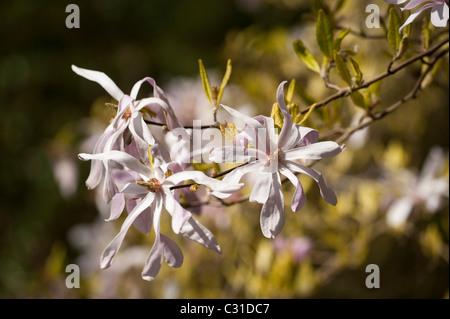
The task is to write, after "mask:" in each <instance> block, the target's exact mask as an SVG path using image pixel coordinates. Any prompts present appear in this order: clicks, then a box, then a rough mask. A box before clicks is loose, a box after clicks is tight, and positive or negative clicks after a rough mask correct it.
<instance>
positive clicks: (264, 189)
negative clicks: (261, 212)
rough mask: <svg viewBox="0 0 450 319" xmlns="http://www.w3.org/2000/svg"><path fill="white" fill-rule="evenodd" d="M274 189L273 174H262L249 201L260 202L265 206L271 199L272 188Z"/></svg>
mask: <svg viewBox="0 0 450 319" xmlns="http://www.w3.org/2000/svg"><path fill="white" fill-rule="evenodd" d="M271 187H272V174H270V173H262V174H261V175H259V177H258V179H257V180H256V183H255V185H254V186H253V189H252V192H251V193H250V198H249V200H250V201H251V202H258V203H260V204H264V203H265V202H266V201H267V198H268V197H269V193H270V188H271Z"/></svg>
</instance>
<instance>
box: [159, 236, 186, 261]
mask: <svg viewBox="0 0 450 319" xmlns="http://www.w3.org/2000/svg"><path fill="white" fill-rule="evenodd" d="M160 236H161V244H162V245H163V247H164V258H165V259H166V263H167V264H168V265H169V266H170V267H173V268H180V267H181V265H183V252H182V251H181V249H180V247H178V245H177V244H176V243H175V242H174V241H173V240H172V239H170V238H169V237H167V236H165V235H163V234H161V235H160Z"/></svg>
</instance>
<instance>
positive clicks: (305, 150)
mask: <svg viewBox="0 0 450 319" xmlns="http://www.w3.org/2000/svg"><path fill="white" fill-rule="evenodd" d="M342 150H343V147H341V146H339V144H337V143H336V142H332V141H326V142H318V143H314V144H309V145H305V146H302V147H298V148H294V149H292V150H288V151H286V152H285V155H284V158H285V159H286V160H296V159H312V160H318V159H322V158H329V157H333V156H336V155H338V154H339V153H341V152H342Z"/></svg>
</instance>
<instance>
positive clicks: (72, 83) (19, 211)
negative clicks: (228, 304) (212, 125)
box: [0, 0, 449, 298]
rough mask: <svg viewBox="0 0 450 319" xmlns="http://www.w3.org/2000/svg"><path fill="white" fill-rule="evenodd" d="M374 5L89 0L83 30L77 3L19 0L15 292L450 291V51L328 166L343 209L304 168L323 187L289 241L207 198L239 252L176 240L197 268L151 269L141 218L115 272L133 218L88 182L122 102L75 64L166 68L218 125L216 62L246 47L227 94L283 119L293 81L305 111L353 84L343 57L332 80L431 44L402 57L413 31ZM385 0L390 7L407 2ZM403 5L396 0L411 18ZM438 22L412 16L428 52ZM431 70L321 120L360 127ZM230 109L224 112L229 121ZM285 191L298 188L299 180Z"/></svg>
mask: <svg viewBox="0 0 450 319" xmlns="http://www.w3.org/2000/svg"><path fill="white" fill-rule="evenodd" d="M366 2H367V1H354V0H347V1H325V0H323V1H320V0H317V1H302V0H296V1H273V0H236V1H207V0H194V1H192V0H189V1H186V0H184V1H142V2H134V1H120V0H115V1H95V2H94V1H92V2H88V1H86V2H81V3H79V7H80V12H81V28H80V29H67V28H66V27H65V25H64V21H65V18H66V16H67V13H66V12H65V5H66V4H65V3H62V2H56V1H39V2H37V1H19V2H18V1H2V2H1V4H0V21H1V22H0V25H1V28H0V39H1V44H0V105H1V109H2V111H3V116H2V117H0V147H1V157H0V158H1V165H0V169H1V175H0V176H1V179H0V182H1V195H0V196H1V197H0V297H12V298H35V297H43V298H55V297H56V298H61V297H62V298H109V297H114V298H228V297H232V298H236V297H238V298H241V297H243V298H305V297H313V298H318V297H319V298H320V297H325V298H361V297H368V298H371V297H383V298H398V297H402V298H410V297H424V298H429V297H433V298H441V297H444V296H447V297H448V262H449V238H448V237H449V210H448V173H449V165H448V145H449V139H448V136H449V122H448V118H449V111H448V102H449V101H448V97H449V95H448V56H447V57H446V58H445V59H444V60H443V61H442V62H441V65H440V66H439V70H437V72H435V77H434V78H433V79H432V81H431V78H430V79H429V80H430V81H428V82H425V84H427V87H426V89H425V90H423V91H422V92H421V94H420V95H419V96H418V98H417V99H413V100H410V101H408V102H407V103H406V104H405V105H403V106H402V107H401V108H399V109H398V110H396V112H393V113H391V114H389V116H386V117H385V118H383V119H382V120H379V121H377V122H376V123H374V124H373V125H371V126H370V127H369V128H367V129H364V130H362V131H358V132H357V133H355V134H354V135H352V136H351V137H350V139H349V140H347V141H346V144H347V149H346V151H345V152H344V153H342V154H341V155H340V156H339V157H337V158H335V159H330V160H323V161H321V162H319V163H317V164H316V167H317V169H318V170H319V171H321V172H323V173H324V175H326V177H327V179H328V182H329V183H330V185H332V186H333V189H334V190H335V192H336V194H337V197H338V205H337V206H336V207H332V206H330V205H328V204H326V203H325V202H324V201H323V200H322V199H321V198H320V194H319V192H318V188H317V186H316V184H315V183H314V182H313V181H312V180H310V179H308V178H307V177H304V176H301V177H300V179H301V182H302V184H303V187H304V190H305V194H306V196H307V197H308V201H307V203H306V205H305V206H304V207H303V208H302V209H301V210H300V211H299V212H298V213H292V212H291V211H290V208H289V202H286V215H287V216H286V221H287V223H286V225H285V227H284V229H283V231H282V233H281V234H280V235H279V236H278V237H277V238H276V239H275V240H269V239H266V238H264V236H263V235H262V233H261V231H260V226H259V213H260V209H261V207H260V205H259V204H255V203H249V202H245V203H242V204H236V205H232V206H229V207H215V206H214V207H213V206H207V207H204V208H203V209H202V214H201V216H199V217H198V219H199V220H201V222H202V223H203V224H205V225H206V226H207V227H208V228H209V229H210V230H211V231H212V232H213V233H214V234H215V236H216V239H217V240H218V242H219V244H220V246H221V248H222V255H217V254H215V253H213V252H211V251H209V250H207V249H205V248H203V247H201V246H200V245H197V244H195V243H191V242H187V241H183V240H181V239H179V238H173V239H174V240H175V241H177V243H178V244H179V245H180V246H181V247H182V249H183V253H184V255H185V259H184V264H183V266H182V267H181V268H180V269H172V268H169V267H162V269H161V272H160V274H159V275H158V277H157V278H156V279H155V280H154V281H152V282H146V281H143V280H142V279H141V277H140V272H141V269H142V266H143V264H144V263H145V259H146V256H147V254H148V252H149V250H150V247H151V243H152V241H153V237H152V235H149V236H144V235H141V234H140V233H139V232H137V231H130V232H129V234H128V235H127V238H126V241H125V244H124V247H122V249H121V251H120V252H119V254H118V255H117V257H116V259H115V262H114V264H113V265H112V266H111V268H110V269H108V270H100V268H99V257H100V254H101V252H102V250H103V249H104V248H105V247H106V245H107V244H108V242H109V241H110V240H111V239H112V238H113V237H114V236H115V234H116V232H117V230H118V228H119V227H120V224H121V223H120V221H123V218H122V219H121V220H119V221H115V222H105V221H104V220H103V219H104V218H105V217H106V213H105V210H107V208H106V207H103V206H102V205H101V204H100V200H99V199H98V198H97V197H96V195H95V192H87V190H86V189H85V186H84V180H85V179H86V177H87V174H88V165H87V164H86V163H80V162H79V161H78V159H77V153H79V152H80V151H84V152H91V151H92V148H93V143H94V142H95V136H94V137H92V136H93V135H94V134H98V133H100V132H101V131H102V130H103V129H104V127H106V125H107V124H108V121H109V119H110V117H111V116H112V115H113V111H112V110H108V109H107V108H105V106H104V104H105V102H110V99H109V98H108V97H106V96H105V95H104V93H103V90H101V89H99V87H98V86H97V85H96V84H93V83H92V82H89V81H84V80H80V78H78V77H77V76H76V75H75V74H73V73H72V71H71V70H70V65H71V64H77V65H79V66H82V67H86V68H91V69H95V70H102V71H105V72H106V73H107V74H108V75H110V76H111V78H112V79H114V81H115V82H116V83H117V84H118V86H119V87H121V88H123V89H124V91H128V90H129V88H131V86H132V84H134V83H135V82H136V81H137V80H139V79H141V78H143V77H144V76H152V77H153V78H155V79H156V81H157V82H158V84H159V85H160V86H161V87H162V88H163V89H164V90H165V91H166V92H167V93H168V95H169V99H170V101H171V102H172V104H173V108H174V109H175V111H176V113H177V115H179V117H180V119H181V120H182V123H186V124H187V125H189V123H190V122H191V121H192V120H193V119H199V118H201V119H202V120H204V121H208V120H209V121H212V108H211V106H210V104H209V102H208V101H207V99H206V97H205V96H204V93H203V90H202V81H201V78H200V76H199V74H198V59H199V58H201V59H202V60H203V62H204V64H205V66H206V68H207V69H208V74H209V75H210V81H211V84H213V85H214V84H216V85H220V83H221V80H222V75H223V72H224V70H225V65H226V61H227V59H228V58H230V59H231V60H232V62H233V73H232V75H231V78H230V79H229V81H228V86H227V88H226V90H225V92H224V95H223V98H222V103H224V104H227V105H231V106H233V107H236V108H240V109H241V110H245V112H246V113H247V114H249V115H252V116H254V115H257V114H263V115H266V116H270V115H271V111H272V106H273V104H274V102H275V91H276V88H277V86H278V84H279V83H280V82H281V81H282V80H286V79H288V80H290V79H295V83H296V85H295V89H294V94H293V98H292V100H293V103H296V104H297V105H298V109H300V110H301V109H303V108H305V107H307V106H310V105H312V104H313V103H314V102H317V101H320V100H322V99H324V98H325V97H327V96H329V95H331V94H333V93H334V92H335V91H334V90H333V88H327V87H326V86H325V84H324V80H323V76H321V74H319V73H320V72H317V71H320V70H317V68H318V67H319V66H322V65H324V64H326V63H327V61H331V60H334V61H335V63H336V68H331V73H330V74H329V75H328V76H329V78H328V80H330V82H331V83H336V84H337V85H338V86H341V87H343V86H347V85H351V86H353V87H355V86H357V85H360V84H361V83H362V82H361V81H362V80H368V79H371V78H373V77H374V76H376V75H378V74H380V73H382V72H384V71H385V70H386V68H387V66H388V65H389V63H390V62H391V61H392V58H393V57H394V56H398V58H399V59H402V58H407V57H408V56H412V55H413V54H414V53H416V52H414V51H413V50H411V51H408V52H406V53H405V52H403V53H404V54H406V56H404V57H400V56H399V54H398V50H399V49H400V46H401V43H400V42H401V39H398V40H397V38H395V41H394V38H393V35H392V34H391V38H390V40H389V41H388V39H386V38H385V37H381V38H380V37H379V35H384V34H385V31H384V29H383V28H380V29H367V28H366V26H365V24H364V23H365V18H366V16H367V13H366V12H365V5H366V4H367V3H366ZM374 2H375V1H374ZM376 3H377V4H378V5H379V7H380V9H381V14H382V15H383V16H384V17H385V18H386V20H389V19H388V17H389V15H391V16H392V17H393V16H394V14H393V13H391V14H389V9H390V6H388V5H387V4H386V3H383V2H382V1H377V2H376ZM397 9H398V8H397ZM397 9H394V8H393V9H391V10H395V12H396V13H397V14H398V15H399V17H400V18H401V19H403V20H402V21H404V18H405V17H404V16H402V12H401V11H400V10H397ZM331 12H332V13H333V15H331ZM391 12H392V11H391ZM329 19H332V20H330V21H328V20H329ZM391 19H397V18H391ZM330 23H333V24H334V31H332V32H334V34H333V35H334V38H333V37H330V36H329V34H328V33H329V32H330V29H329V28H330V26H329V24H330ZM386 23H388V22H387V21H386ZM392 24H393V25H394V24H395V23H394V22H392ZM396 24H398V22H397V23H396ZM423 25H424V26H422V25H421V23H419V22H418V21H416V22H415V23H414V24H413V25H412V28H411V39H414V40H413V41H412V42H411V44H410V45H411V46H412V47H416V50H419V49H420V47H421V43H420V41H421V40H420V39H421V34H422V40H423V39H424V38H426V39H428V38H432V37H433V36H436V35H439V33H442V32H446V33H447V34H448V28H445V30H444V31H443V30H441V29H435V28H431V27H429V23H428V24H423ZM348 28H349V29H351V30H352V31H353V32H348V31H345V30H347V29H348ZM317 29H323V33H320V34H319V36H317ZM387 29H388V27H387ZM388 31H389V30H388ZM406 32H409V31H406ZM391 33H392V32H391ZM327 34H328V35H327ZM322 35H325V36H322ZM363 35H366V37H364V36H363ZM367 35H369V36H367ZM330 41H331V42H330ZM333 41H334V42H333ZM424 41H425V42H426V41H428V40H424ZM293 44H294V45H293ZM403 53H402V54H403ZM305 61H306V63H305ZM420 71H421V65H420V63H419V64H414V65H412V66H411V67H409V68H406V69H405V70H403V71H401V72H399V73H398V74H395V75H394V76H391V77H389V78H387V79H385V80H384V81H383V82H382V84H381V85H378V84H377V85H373V86H371V87H369V88H368V89H364V90H361V91H359V93H358V94H360V95H361V96H353V94H352V98H345V99H338V100H335V101H333V102H331V103H330V104H328V105H327V106H325V107H322V108H318V109H317V110H314V111H313V112H312V113H311V114H310V116H309V118H308V120H307V121H306V122H305V125H307V126H310V127H313V128H316V129H318V130H319V132H320V133H321V134H328V133H330V132H333V130H336V129H338V128H340V127H347V126H349V125H351V124H356V123H357V122H358V120H359V118H361V116H362V115H363V114H364V112H366V111H367V108H368V106H369V105H371V107H374V108H375V110H377V107H379V108H383V107H386V106H388V105H391V104H392V103H394V102H396V101H397V100H398V99H400V98H401V97H402V96H404V95H405V94H406V93H407V92H408V91H409V90H411V87H412V86H413V85H414V82H415V79H416V78H417V77H418V74H420ZM347 72H348V73H347ZM322 75H323V74H322ZM223 115H224V114H222V113H221V112H220V110H219V113H218V118H219V120H221V119H222V117H223ZM332 137H333V136H332V135H330V136H329V138H332ZM431 154H434V155H431ZM436 154H438V155H436ZM425 177H426V178H425ZM441 180H442V181H443V183H444V186H445V185H446V186H447V189H446V190H445V187H444V188H443V189H444V193H443V194H438V195H442V196H440V197H442V200H440V201H439V202H437V200H434V199H433V198H432V197H433V196H435V195H436V194H437V193H438V191H439V188H438V187H437V186H436V185H442V183H441V184H439V183H438V182H436V183H434V181H441ZM426 183H428V184H426ZM421 185H422V186H421ZM423 185H424V186H423ZM415 186H417V187H415ZM430 188H431V189H430ZM284 189H285V192H286V193H287V196H285V198H288V199H290V198H291V195H292V194H291V193H292V191H293V190H292V188H291V187H290V186H288V184H286V185H285V186H284ZM433 190H434V192H433ZM244 192H245V190H244ZM415 192H416V193H415ZM423 194H426V196H425V198H422V197H421V196H418V195H423ZM405 198H410V199H411V201H412V202H413V203H414V205H413V207H412V208H411V210H409V211H408V215H407V217H406V218H405V221H404V222H403V223H400V224H395V226H394V225H393V224H392V223H391V224H389V222H388V219H387V214H388V212H389V211H392V207H395V206H394V205H398V206H399V205H400V204H396V203H398V202H399V201H401V200H403V199H405ZM392 214H395V212H394V213H392ZM162 227H163V230H164V228H166V229H167V228H169V227H170V225H165V224H163V225H162ZM132 230H133V229H132ZM71 263H75V264H78V265H79V266H80V269H81V284H80V288H79V289H68V288H66V286H65V280H66V276H67V275H68V274H67V273H65V268H66V265H68V264H71ZM368 264H377V265H378V266H379V267H380V271H381V288H380V289H371V290H370V289H368V288H366V286H365V278H366V276H367V275H368V274H367V273H366V272H365V267H366V265H368Z"/></svg>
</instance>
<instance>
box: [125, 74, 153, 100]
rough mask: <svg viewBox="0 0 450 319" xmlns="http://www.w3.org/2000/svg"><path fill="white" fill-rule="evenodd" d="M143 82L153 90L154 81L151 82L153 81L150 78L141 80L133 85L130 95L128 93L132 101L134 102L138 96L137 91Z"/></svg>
mask: <svg viewBox="0 0 450 319" xmlns="http://www.w3.org/2000/svg"><path fill="white" fill-rule="evenodd" d="M144 82H147V83H149V84H150V85H151V86H152V87H153V88H154V87H155V85H156V84H155V80H153V79H152V78H150V77H146V78H143V79H142V80H140V81H138V82H136V84H135V85H134V86H133V88H132V89H131V93H130V96H131V98H132V99H133V100H136V98H137V95H138V93H139V90H140V88H141V85H142V84H143V83H144Z"/></svg>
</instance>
